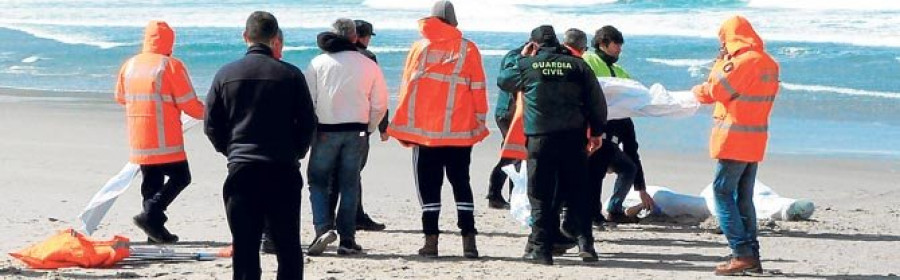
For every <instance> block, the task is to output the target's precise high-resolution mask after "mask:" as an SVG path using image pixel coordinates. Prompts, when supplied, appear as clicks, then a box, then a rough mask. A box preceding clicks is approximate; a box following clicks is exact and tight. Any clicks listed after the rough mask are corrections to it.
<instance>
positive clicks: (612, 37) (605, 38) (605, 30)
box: [591, 25, 625, 50]
mask: <svg viewBox="0 0 900 280" xmlns="http://www.w3.org/2000/svg"><path fill="white" fill-rule="evenodd" d="M609 43H616V44H619V45H621V44H624V43H625V38H623V37H622V32H619V30H618V29H616V28H615V27H613V26H612V25H607V26H604V27H600V29H597V32H595V33H594V40H593V42H591V46H592V47H594V48H595V49H598V50H599V49H600V46H607V45H609Z"/></svg>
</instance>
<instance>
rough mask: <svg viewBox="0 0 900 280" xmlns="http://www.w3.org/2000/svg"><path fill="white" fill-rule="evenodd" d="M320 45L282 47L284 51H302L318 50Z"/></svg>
mask: <svg viewBox="0 0 900 280" xmlns="http://www.w3.org/2000/svg"><path fill="white" fill-rule="evenodd" d="M318 49H319V47H315V46H284V49H282V51H283V52H302V51H308V50H318Z"/></svg>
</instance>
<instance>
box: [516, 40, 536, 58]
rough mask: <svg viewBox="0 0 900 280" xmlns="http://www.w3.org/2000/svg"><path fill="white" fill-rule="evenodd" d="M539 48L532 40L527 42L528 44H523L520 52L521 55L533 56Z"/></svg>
mask: <svg viewBox="0 0 900 280" xmlns="http://www.w3.org/2000/svg"><path fill="white" fill-rule="evenodd" d="M539 48H540V46H538V44H536V43H534V42H528V44H525V47H524V48H522V53H520V54H521V55H522V56H534V55H536V54H537V51H538V49H539Z"/></svg>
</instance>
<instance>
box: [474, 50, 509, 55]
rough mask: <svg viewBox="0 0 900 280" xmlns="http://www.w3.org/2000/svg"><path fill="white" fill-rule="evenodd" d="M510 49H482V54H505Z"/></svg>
mask: <svg viewBox="0 0 900 280" xmlns="http://www.w3.org/2000/svg"><path fill="white" fill-rule="evenodd" d="M508 52H509V50H481V55H482V56H504V55H506V53H508Z"/></svg>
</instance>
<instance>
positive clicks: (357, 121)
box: [305, 19, 387, 256]
mask: <svg viewBox="0 0 900 280" xmlns="http://www.w3.org/2000/svg"><path fill="white" fill-rule="evenodd" d="M333 27H334V30H333V31H330V32H323V33H320V34H319V35H318V38H317V43H318V45H319V48H320V49H322V51H323V53H322V54H320V55H318V56H316V57H315V58H313V60H312V61H311V62H310V64H309V69H307V71H306V73H305V74H306V82H307V84H309V92H310V95H311V96H312V101H313V106H314V107H315V110H316V116H317V117H318V118H319V123H318V126H317V130H318V131H317V134H316V136H315V139H314V140H313V146H312V151H311V154H310V159H309V169H308V170H307V172H308V175H307V176H308V177H309V192H310V201H311V203H312V210H313V224H314V225H315V228H316V238H315V240H313V242H312V244H310V246H309V255H312V256H315V255H319V254H322V252H324V251H325V248H326V246H327V245H328V244H329V243H331V242H334V241H335V239H336V238H337V236H338V235H340V239H341V241H340V244H339V246H338V250H337V253H338V254H340V255H352V254H359V253H361V252H362V247H360V246H359V245H358V244H357V243H356V241H355V238H354V237H355V234H356V212H357V207H358V205H359V194H360V186H359V175H360V168H361V164H362V155H363V152H364V151H365V150H366V149H368V145H369V142H368V137H367V135H368V133H371V132H373V131H375V129H376V128H377V127H378V123H379V122H380V121H381V118H383V117H384V114H385V111H386V110H387V86H386V85H385V82H384V75H383V74H382V73H381V69H380V68H378V66H377V65H376V64H375V62H373V61H372V60H371V59H369V58H368V57H366V56H365V55H363V54H361V53H359V52H358V51H357V49H356V46H355V45H354V43H355V42H356V40H357V35H356V24H355V23H354V22H353V20H350V19H338V20H337V21H335V23H334V24H333ZM335 172H337V176H332V175H333V174H334V173H335ZM333 179H336V180H337V182H335V184H334V186H335V187H337V188H338V190H339V192H340V204H339V205H338V210H337V219H335V218H334V213H333V210H332V209H331V207H329V203H328V191H329V185H331V184H330V181H331V180H333ZM335 223H336V224H337V225H336V229H337V233H335V231H334V230H335Z"/></svg>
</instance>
